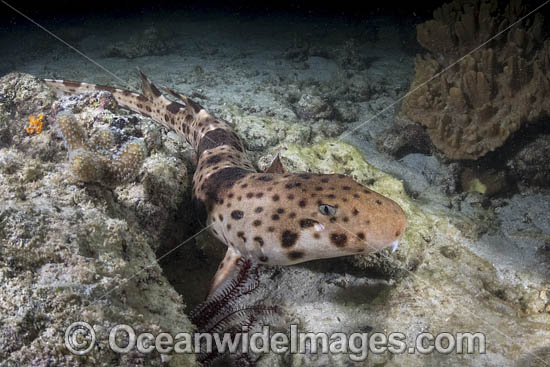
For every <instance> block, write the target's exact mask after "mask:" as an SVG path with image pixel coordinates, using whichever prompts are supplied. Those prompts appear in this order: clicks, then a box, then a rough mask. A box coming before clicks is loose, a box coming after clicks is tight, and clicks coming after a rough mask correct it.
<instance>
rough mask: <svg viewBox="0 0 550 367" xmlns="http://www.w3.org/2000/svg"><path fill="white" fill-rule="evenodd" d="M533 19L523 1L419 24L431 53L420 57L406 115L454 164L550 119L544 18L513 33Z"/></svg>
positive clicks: (465, 2)
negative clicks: (527, 127)
mask: <svg viewBox="0 0 550 367" xmlns="http://www.w3.org/2000/svg"><path fill="white" fill-rule="evenodd" d="M526 13H527V7H526V6H525V5H522V3H521V1H520V0H515V1H512V2H510V3H509V4H507V5H506V7H505V8H504V9H502V8H500V7H499V3H498V2H497V1H496V0H455V1H453V2H451V3H448V4H445V5H443V6H442V7H441V8H439V9H437V10H435V11H434V19H433V20H430V21H428V22H425V23H423V24H420V25H418V27H417V38H418V41H419V42H420V44H421V45H422V46H424V47H425V48H426V49H428V50H429V51H430V53H428V54H425V55H418V56H417V57H416V62H415V69H416V75H415V78H414V81H413V82H412V85H411V89H410V92H409V93H410V94H409V95H407V97H406V98H405V100H404V101H403V112H404V113H405V114H406V115H407V116H408V117H409V118H410V119H412V120H414V121H416V122H419V123H421V124H422V125H424V126H426V127H427V128H428V133H429V135H430V138H431V140H432V142H433V143H434V145H435V146H436V147H437V148H438V149H440V150H441V151H443V153H444V154H445V155H446V156H447V157H449V158H451V159H478V158H480V157H482V156H484V155H485V154H486V153H488V152H490V151H493V150H495V149H496V148H498V147H500V146H501V145H502V144H503V143H504V142H505V141H506V140H507V139H508V137H510V135H512V134H513V133H514V132H515V131H517V130H518V129H519V128H520V127H521V126H522V125H523V124H526V123H533V122H537V121H539V120H541V119H542V118H544V117H545V116H548V115H549V114H550V77H549V75H550V40H544V39H543V16H542V15H540V14H535V15H533V16H531V17H528V18H526V19H525V20H523V21H521V22H520V23H518V24H517V25H513V26H512V24H514V22H516V21H517V20H519V19H520V17H521V16H523V15H525V14H526ZM510 26H512V27H511V28H510V29H509V30H507V31H506V32H504V33H503V34H502V35H501V36H500V37H496V38H494V39H492V38H491V37H493V36H494V35H496V34H498V33H499V32H503V31H505V30H506V29H507V28H508V27H510ZM472 51H473V52H472ZM464 55H466V56H464ZM457 60H458V63H457V64H456V65H454V64H453V63H455V62H456V61H457ZM428 81H429V82H428Z"/></svg>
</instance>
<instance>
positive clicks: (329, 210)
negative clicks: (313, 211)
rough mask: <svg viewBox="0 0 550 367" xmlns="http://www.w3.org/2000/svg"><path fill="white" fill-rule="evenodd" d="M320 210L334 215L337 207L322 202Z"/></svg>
mask: <svg viewBox="0 0 550 367" xmlns="http://www.w3.org/2000/svg"><path fill="white" fill-rule="evenodd" d="M319 212H320V213H321V214H323V215H329V216H333V215H334V214H336V208H335V207H333V206H331V205H328V204H320V205H319Z"/></svg>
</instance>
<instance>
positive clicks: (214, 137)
mask: <svg viewBox="0 0 550 367" xmlns="http://www.w3.org/2000/svg"><path fill="white" fill-rule="evenodd" d="M140 75H141V81H142V93H141V94H140V93H135V92H131V91H128V90H123V89H117V88H113V87H109V86H102V85H96V84H88V83H80V82H73V81H63V80H52V79H45V80H44V81H45V82H46V83H47V84H48V85H50V86H51V87H53V88H54V89H56V90H59V91H63V92H66V93H78V92H86V91H98V90H106V91H109V92H110V93H112V95H113V96H114V98H115V100H116V101H117V103H118V104H119V105H120V106H122V107H124V108H127V109H129V110H131V111H134V112H137V113H140V114H142V115H144V116H147V117H150V118H151V119H153V120H154V121H156V122H158V123H160V124H162V125H163V126H165V127H166V128H168V129H170V130H173V131H175V132H176V133H177V134H178V135H179V136H181V137H182V138H183V139H185V140H187V141H188V142H189V143H190V144H191V146H192V147H193V149H194V150H195V152H196V156H197V168H196V170H195V173H194V176H193V200H194V202H195V204H196V206H197V210H198V213H199V216H200V217H201V218H202V223H206V224H207V225H209V226H210V230H211V231H212V233H213V234H214V235H215V236H216V237H217V238H218V239H219V240H220V241H222V242H223V243H224V244H226V245H227V253H226V255H225V258H224V259H223V261H222V262H221V263H220V266H219V268H218V271H217V273H216V275H215V278H214V281H213V284H212V289H211V292H213V291H214V290H215V289H217V288H218V287H219V286H220V285H221V284H223V283H224V282H225V281H226V280H227V279H230V278H231V276H232V274H233V273H234V272H235V271H236V267H237V266H238V263H239V260H240V259H241V258H244V259H251V260H252V261H254V262H256V263H260V264H265V265H292V264H296V263H300V262H304V261H308V260H313V259H321V258H331V257H338V256H346V255H354V254H368V253H371V252H375V251H378V250H380V249H383V248H385V247H389V246H393V247H394V248H395V247H396V246H397V243H398V242H397V241H398V240H399V239H400V238H401V236H402V235H403V232H404V230H405V227H406V223H407V220H406V216H405V214H404V212H403V210H402V209H401V207H400V206H399V205H398V204H397V203H395V202H394V201H392V200H391V199H389V198H387V197H384V196H382V195H380V194H378V193H376V192H374V191H372V190H370V189H368V188H366V187H364V186H362V185H360V184H359V183H357V182H355V181H354V180H353V179H351V178H350V177H347V176H344V175H337V174H312V173H284V172H282V171H281V170H272V171H274V172H271V171H268V172H264V173H261V172H257V171H256V170H255V169H254V166H253V165H252V163H251V161H250V160H249V158H248V157H247V154H246V152H245V149H244V146H243V144H242V142H241V140H240V138H239V137H238V136H237V135H236V134H235V132H234V131H233V130H232V128H231V127H230V125H229V124H228V123H227V122H226V121H224V120H222V119H219V118H216V117H215V116H213V115H211V114H210V113H208V112H207V111H206V110H205V109H204V108H203V107H202V106H201V105H200V104H198V103H196V102H195V101H193V100H191V99H190V98H188V97H186V96H183V95H181V94H179V93H178V92H176V91H174V90H171V89H165V90H166V91H167V92H168V93H169V94H170V95H172V96H173V97H175V98H176V99H177V100H179V101H180V102H175V101H172V100H170V99H168V98H166V97H165V96H164V95H163V94H162V93H161V91H160V90H159V89H158V88H157V87H156V86H155V85H154V84H153V83H152V82H151V81H150V80H149V79H148V78H147V77H146V76H145V75H144V74H143V73H141V72H140Z"/></svg>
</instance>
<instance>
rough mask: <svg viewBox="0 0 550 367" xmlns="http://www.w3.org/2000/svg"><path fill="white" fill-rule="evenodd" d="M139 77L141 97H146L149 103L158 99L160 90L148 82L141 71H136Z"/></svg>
mask: <svg viewBox="0 0 550 367" xmlns="http://www.w3.org/2000/svg"><path fill="white" fill-rule="evenodd" d="M138 72H139V76H140V78H141V90H142V92H143V95H144V96H145V97H147V99H148V100H149V101H153V100H155V99H156V98H158V97H160V96H161V95H162V93H160V90H159V89H158V88H157V87H156V86H155V85H154V84H153V82H151V80H149V78H148V77H147V75H145V74H144V73H143V72H142V71H141V70H139V69H138Z"/></svg>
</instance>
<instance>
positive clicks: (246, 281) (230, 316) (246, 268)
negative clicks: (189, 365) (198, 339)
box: [190, 259, 281, 366]
mask: <svg viewBox="0 0 550 367" xmlns="http://www.w3.org/2000/svg"><path fill="white" fill-rule="evenodd" d="M238 268H239V271H238V273H237V275H236V276H235V277H234V279H232V280H231V281H230V282H228V283H227V284H226V285H225V286H222V287H220V288H219V289H218V290H216V292H214V293H213V294H211V295H210V296H209V297H208V298H207V299H206V301H204V302H203V303H201V304H200V305H198V306H197V308H195V310H194V311H193V312H192V313H191V316H190V317H191V321H192V322H193V323H194V324H195V325H196V326H197V328H198V330H197V333H201V334H203V333H204V335H208V338H211V339H210V344H211V346H212V348H210V349H211V350H208V348H207V345H208V343H209V342H207V341H206V340H208V339H206V340H203V341H204V343H201V352H200V354H199V355H198V358H197V359H198V361H199V362H200V363H201V365H202V366H211V365H212V364H213V363H214V362H215V361H217V360H219V359H220V358H222V357H223V356H224V355H226V353H225V352H227V351H228V350H225V351H224V350H223V348H221V345H222V344H224V345H225V346H226V347H227V349H229V352H230V353H231V360H232V364H233V365H234V366H254V365H255V360H256V359H254V358H253V356H251V355H250V354H249V353H247V352H246V351H243V349H242V339H241V336H242V334H240V333H243V331H244V332H252V331H253V330H256V329H258V328H261V326H262V325H264V324H266V321H267V320H269V319H271V318H272V316H273V315H276V314H277V315H278V314H280V313H281V311H280V309H279V308H278V307H277V306H267V305H264V304H261V303H257V304H254V305H246V303H245V302H242V301H243V299H242V297H243V296H246V295H248V294H250V293H252V292H254V291H255V290H256V289H257V288H258V286H259V284H260V282H259V276H258V265H256V264H253V263H252V261H250V260H244V259H240V260H238ZM230 340H231V341H233V343H232V342H230ZM230 345H233V346H234V347H233V348H231V347H230ZM231 349H232V350H231Z"/></svg>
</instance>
